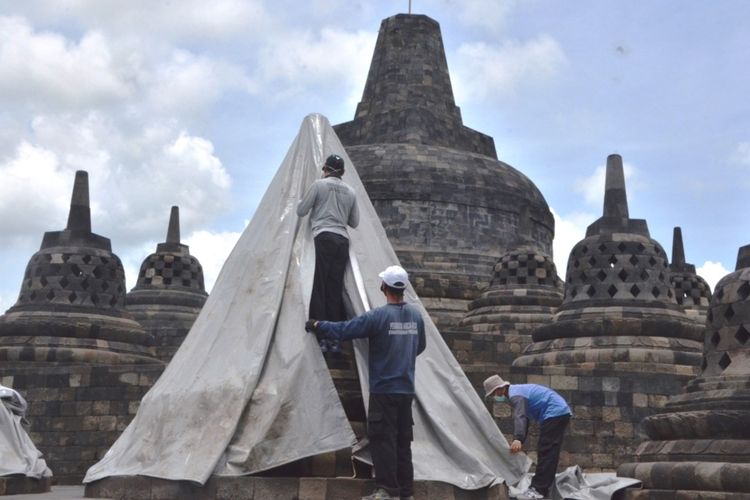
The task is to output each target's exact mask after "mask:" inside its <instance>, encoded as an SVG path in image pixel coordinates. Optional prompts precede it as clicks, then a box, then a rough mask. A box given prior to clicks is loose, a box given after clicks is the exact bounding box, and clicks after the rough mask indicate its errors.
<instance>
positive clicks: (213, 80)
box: [142, 50, 259, 116]
mask: <svg viewBox="0 0 750 500" xmlns="http://www.w3.org/2000/svg"><path fill="white" fill-rule="evenodd" d="M151 65H152V67H151V68H149V69H148V70H147V71H146V72H145V74H144V75H143V77H142V80H143V81H142V87H143V91H144V93H145V94H146V95H147V101H148V103H149V105H150V107H151V108H152V109H154V110H158V111H159V112H161V113H167V114H173V115H177V116H179V115H180V114H185V113H186V111H187V112H190V111H191V110H197V111H200V110H202V109H205V108H207V107H208V106H209V105H210V104H212V103H213V102H215V101H216V100H217V99H218V98H219V97H220V95H221V93H222V92H224V91H226V90H229V89H240V90H243V91H245V92H249V93H257V92H259V89H258V88H257V85H256V84H255V83H254V82H252V81H251V80H250V78H249V77H248V76H247V75H246V74H245V72H244V71H243V70H242V69H241V68H240V67H239V66H236V65H233V64H229V63H227V62H224V61H217V60H214V59H211V58H208V57H203V56H196V55H194V54H192V53H190V52H187V51H185V50H174V51H173V52H172V53H171V54H170V56H169V57H168V59H166V60H159V61H152V62H151Z"/></svg>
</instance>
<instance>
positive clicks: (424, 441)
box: [84, 115, 529, 489]
mask: <svg viewBox="0 0 750 500" xmlns="http://www.w3.org/2000/svg"><path fill="white" fill-rule="evenodd" d="M333 153H335V154H339V155H341V156H342V157H343V158H344V159H345V161H346V167H347V170H346V174H345V176H344V180H345V181H346V182H347V183H348V184H349V185H350V186H352V187H353V188H354V190H355V191H356V192H357V199H358V203H359V210H360V215H361V217H360V219H361V221H360V225H359V227H358V228H357V229H355V230H351V229H350V237H351V254H352V259H353V261H354V262H355V263H356V265H355V269H354V270H352V269H351V268H350V269H349V270H348V271H347V273H348V275H347V280H346V286H345V295H346V298H347V302H348V303H350V304H351V306H352V308H353V310H354V311H355V312H361V311H362V310H363V309H364V308H365V307H367V306H372V307H376V306H379V305H382V304H383V303H384V298H383V296H382V294H381V293H380V292H379V290H378V285H379V278H378V276H377V275H378V272H379V271H381V270H382V269H383V268H385V267H386V266H388V265H392V264H395V263H397V262H398V259H397V258H396V255H395V253H394V251H393V249H392V248H391V246H390V243H389V242H388V239H387V237H386V235H385V231H384V230H383V227H382V225H381V224H380V221H379V219H378V217H377V214H376V212H375V210H374V208H373V206H372V204H371V203H370V201H369V198H368V197H367V193H366V192H365V190H364V187H363V186H362V183H361V182H360V180H359V177H358V175H357V173H356V171H355V169H354V167H353V166H352V164H351V162H350V160H349V158H348V157H347V156H346V153H345V151H344V148H343V146H342V145H341V143H340V142H339V140H338V138H337V137H336V135H335V133H334V132H333V129H332V128H331V126H330V124H329V123H328V120H327V119H326V118H324V117H323V116H321V115H310V116H308V117H307V118H305V120H304V122H303V123H302V127H301V129H300V132H299V135H298V136H297V138H296V139H295V140H294V143H293V144H292V146H291V148H290V150H289V152H288V153H287V156H286V158H285V159H284V162H283V163H282V165H281V167H280V168H279V171H278V172H277V174H276V176H275V177H274V179H273V181H272V182H271V185H270V187H269V188H268V191H267V192H266V194H265V196H264V197H263V200H262V201H261V203H260V205H259V207H258V209H257V211H256V213H255V215H254V216H253V219H252V221H251V222H250V224H249V225H248V227H247V229H246V230H245V232H244V233H243V235H242V237H241V238H240V240H239V241H238V242H237V245H236V246H235V248H234V250H233V251H232V253H231V254H230V256H229V258H228V259H227V261H226V263H225V264H224V267H223V269H222V271H221V273H220V274H219V277H218V279H217V281H216V284H215V286H214V289H213V291H212V292H211V295H210V296H209V298H208V300H207V301H206V304H205V306H204V307H203V310H202V311H201V314H200V316H199V317H198V319H197V320H196V322H195V324H194V325H193V327H192V329H191V330H190V333H189V334H188V336H187V338H186V339H185V341H184V343H183V344H182V346H181V347H180V349H179V350H178V351H177V353H176V354H175V356H174V358H173V359H172V362H171V363H170V364H169V366H168V367H167V369H166V371H165V372H164V374H163V375H162V376H161V378H160V379H159V380H158V381H157V383H156V384H155V385H154V387H153V388H152V389H151V391H149V393H148V394H147V395H146V397H145V398H144V399H143V401H142V403H141V405H140V408H139V410H138V413H137V415H136V416H135V418H134V419H133V421H132V423H131V424H130V425H129V426H128V428H127V429H126V430H125V432H124V433H123V435H122V436H121V437H120V439H118V441H117V442H116V443H115V444H114V445H113V446H112V448H111V449H110V450H109V452H108V453H107V455H106V456H105V457H104V458H103V459H102V460H101V461H100V462H99V463H97V464H96V465H94V466H93V467H91V469H89V471H88V474H87V476H86V478H85V480H84V482H91V481H95V480H97V479H101V478H104V477H108V476H122V475H136V474H138V475H147V476H153V477H160V478H167V479H175V480H189V481H196V482H200V483H204V482H205V481H206V480H207V479H208V477H209V476H210V475H211V474H212V473H213V474H219V475H242V474H250V473H255V472H260V471H263V470H267V469H270V468H273V467H276V466H279V465H282V464H285V463H289V462H292V461H295V460H298V459H301V458H304V457H308V456H311V455H316V454H320V453H325V452H329V451H332V450H337V449H343V448H347V447H349V446H351V445H352V444H353V442H354V434H353V432H352V429H351V426H350V425H349V423H348V421H347V419H346V416H345V414H344V410H343V408H342V407H341V403H340V401H339V399H338V396H337V393H336V390H335V388H334V385H333V382H332V381H331V378H330V375H329V372H328V369H327V367H326V364H325V361H324V359H323V356H322V355H321V353H320V350H319V347H318V345H317V342H316V341H315V338H314V336H312V335H309V334H306V333H305V332H304V329H303V326H304V322H305V319H306V318H307V305H308V303H309V295H310V290H311V288H312V280H313V273H314V267H315V258H314V257H315V254H314V252H315V250H314V244H313V238H312V233H311V229H310V226H309V222H308V220H307V219H298V218H297V216H296V213H295V207H296V204H297V201H298V200H299V199H300V197H301V196H302V194H303V192H304V190H305V189H306V188H307V187H308V186H309V185H310V184H311V183H312V182H313V180H314V179H315V178H317V177H318V176H319V174H320V165H322V163H323V161H324V159H325V157H326V156H327V155H329V154H333ZM406 300H407V301H408V302H413V303H416V304H418V305H419V306H420V308H421V309H422V313H423V316H424V318H425V326H426V333H427V349H426V350H425V352H424V353H423V354H422V355H421V356H420V357H419V358H418V360H417V375H416V379H417V398H416V403H415V408H414V420H415V441H414V444H413V447H412V448H413V456H414V465H415V477H416V479H422V480H439V481H444V482H449V483H452V484H455V485H456V486H459V487H461V488H465V489H476V488H480V487H483V486H487V485H489V484H491V483H492V482H494V481H496V480H506V481H508V482H511V483H514V482H515V481H516V480H517V479H519V478H520V477H521V476H522V475H523V474H524V473H525V472H526V471H527V470H528V467H529V460H528V458H527V457H525V456H524V455H511V454H510V453H509V450H508V444H507V441H506V440H505V438H504V437H503V436H502V434H501V433H500V431H499V430H498V429H497V427H496V425H495V423H494V421H493V419H492V417H491V415H490V414H489V413H488V412H487V409H486V408H485V406H484V404H483V403H482V401H481V399H480V398H479V397H478V396H477V394H476V392H475V390H474V389H473V388H472V386H471V384H470V383H469V381H468V379H467V378H466V377H465V375H464V374H463V372H462V371H461V368H460V366H459V365H458V363H457V362H456V360H455V359H454V358H453V355H452V354H451V352H450V350H449V349H448V347H447V346H446V345H445V343H444V342H443V340H442V338H441V336H440V333H439V332H438V331H437V329H436V328H435V326H434V324H433V323H432V321H430V319H429V316H427V313H426V312H425V311H424V308H422V307H421V303H420V302H419V299H418V298H417V296H416V294H415V293H414V291H413V289H411V288H410V289H409V290H408V291H407V294H406ZM364 348H366V344H365V345H364V346H362V345H358V346H357V347H356V349H357V350H358V351H359V352H358V353H357V354H358V355H357V357H358V359H362V350H363V349H364ZM360 374H361V378H362V383H363V386H366V380H365V379H364V377H362V374H363V371H362V370H361V369H360ZM363 390H366V387H364V389H363Z"/></svg>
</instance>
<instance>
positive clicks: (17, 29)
mask: <svg viewBox="0 0 750 500" xmlns="http://www.w3.org/2000/svg"><path fill="white" fill-rule="evenodd" d="M0 61H2V64H0V103H3V105H5V106H16V105H17V104H19V103H25V104H29V105H33V106H34V107H39V106H41V105H46V106H53V107H55V108H57V107H63V108H67V107H71V106H72V107H78V106H81V107H85V106H91V105H101V104H104V103H107V102H112V101H115V100H119V99H123V98H126V97H127V96H129V95H130V94H131V93H132V88H131V85H130V83H129V82H128V78H127V74H126V73H127V72H126V71H124V70H123V67H122V66H120V65H119V64H116V63H115V61H113V58H112V53H111V51H110V47H109V44H108V41H107V40H106V39H105V38H104V36H103V35H102V34H101V33H98V32H89V33H87V34H86V35H85V36H83V38H81V40H80V42H78V43H75V42H71V41H70V40H68V39H66V38H65V37H63V36H61V35H59V34H56V33H50V32H35V31H34V30H33V29H32V27H31V26H30V25H29V23H28V21H26V20H25V19H22V18H19V17H0Z"/></svg>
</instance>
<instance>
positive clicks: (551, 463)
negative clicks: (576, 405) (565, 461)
mask: <svg viewBox="0 0 750 500" xmlns="http://www.w3.org/2000/svg"><path fill="white" fill-rule="evenodd" d="M568 422H570V415H564V416H561V417H553V418H548V419H547V420H545V421H543V422H542V423H541V425H540V426H539V442H538V443H537V447H536V455H537V464H536V472H535V473H534V478H533V479H532V480H531V486H533V487H534V488H536V490H537V491H538V492H539V493H542V494H543V495H545V496H547V494H548V493H549V489H550V487H551V486H552V483H553V482H554V480H555V474H556V473H557V463H558V462H559V460H560V449H561V448H562V443H563V437H564V436H565V429H566V428H567V427H568Z"/></svg>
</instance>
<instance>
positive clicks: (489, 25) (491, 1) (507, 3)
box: [458, 0, 520, 30]
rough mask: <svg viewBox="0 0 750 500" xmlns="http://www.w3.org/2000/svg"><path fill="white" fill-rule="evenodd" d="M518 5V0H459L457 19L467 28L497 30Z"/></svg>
mask: <svg viewBox="0 0 750 500" xmlns="http://www.w3.org/2000/svg"><path fill="white" fill-rule="evenodd" d="M519 4H520V2H519V1H518V0H502V1H498V0H461V6H460V8H459V9H458V10H459V19H460V20H461V22H463V23H464V24H466V25H469V26H479V27H481V28H486V29H488V30H498V29H500V28H502V27H503V26H504V25H505V24H506V22H507V21H508V17H509V16H510V14H511V13H512V12H513V11H514V10H515V9H516V8H517V7H518V5H519Z"/></svg>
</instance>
